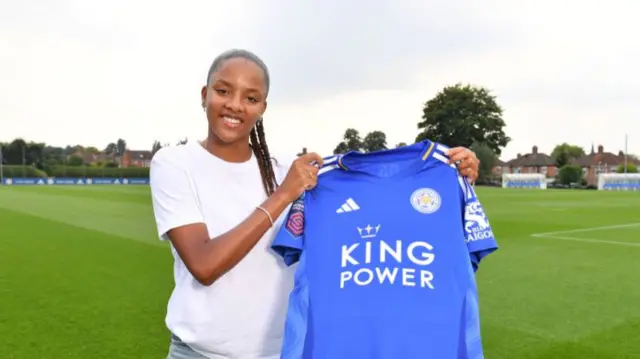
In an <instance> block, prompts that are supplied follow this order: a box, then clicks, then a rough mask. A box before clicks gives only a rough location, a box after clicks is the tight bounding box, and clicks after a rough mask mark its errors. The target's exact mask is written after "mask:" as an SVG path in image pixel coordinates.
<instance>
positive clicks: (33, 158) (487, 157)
mask: <svg viewBox="0 0 640 359" xmlns="http://www.w3.org/2000/svg"><path fill="white" fill-rule="evenodd" d="M505 127H506V124H505V121H504V119H503V109H502V107H501V106H500V105H499V104H498V102H497V99H496V97H495V96H494V95H492V94H491V92H490V91H489V90H488V89H486V88H484V87H480V86H474V85H469V84H467V85H463V84H460V83H458V84H455V85H452V86H447V87H445V88H443V89H442V90H441V91H440V92H438V93H437V94H436V95H435V96H434V97H433V98H432V99H430V100H428V101H426V102H425V103H424V104H423V106H422V116H421V119H420V120H419V121H418V122H417V125H416V137H415V138H413V139H411V140H408V141H407V142H400V143H397V144H395V145H393V146H395V147H399V146H404V145H406V144H407V143H415V142H419V141H422V140H423V139H427V138H428V139H430V140H432V141H436V142H439V143H442V144H444V145H447V146H450V147H453V146H464V147H468V148H471V149H472V150H473V151H474V152H475V153H476V155H477V156H478V158H479V159H480V180H481V181H482V180H488V179H490V178H491V176H492V170H493V168H494V167H495V164H496V163H497V161H498V158H499V156H500V155H501V153H502V149H503V148H504V147H505V146H507V144H508V143H509V142H510V141H511V138H510V137H509V136H507V134H506V133H505ZM186 142H187V139H184V140H181V141H179V142H178V145H180V144H184V143H186ZM166 145H168V144H164V145H163V144H161V143H160V142H158V141H155V142H154V143H153V145H152V146H151V153H152V154H154V153H155V152H157V151H158V150H159V149H160V148H162V147H163V146H166ZM0 147H1V148H2V152H3V156H2V157H3V163H4V164H5V165H27V166H31V167H33V168H36V169H38V170H42V171H44V172H47V173H52V172H54V171H55V169H56V168H58V169H60V168H63V167H64V168H65V169H69V168H71V167H81V166H84V167H87V165H88V164H87V163H85V161H84V158H83V156H82V155H81V154H87V153H89V154H91V153H93V154H96V155H98V154H99V155H100V158H99V159H98V160H97V161H93V162H92V163H91V164H90V167H95V168H103V169H104V168H116V167H118V159H119V158H120V156H122V155H123V154H124V152H125V151H126V149H127V143H126V141H125V140H124V139H118V140H117V141H115V142H111V143H109V144H107V145H106V146H105V148H104V149H103V150H102V151H100V150H99V149H97V148H95V147H83V146H81V145H75V146H66V147H54V146H47V145H45V144H44V143H35V142H26V141H24V140H23V139H15V140H14V141H12V142H11V143H0ZM388 148H389V144H388V143H387V137H386V134H385V133H384V132H383V131H372V132H369V133H367V134H365V135H364V137H362V136H361V134H360V133H359V131H358V130H357V129H353V128H349V129H347V130H346V131H345V132H344V135H343V137H342V139H341V140H340V142H339V143H338V144H337V146H336V147H335V149H334V151H333V152H334V154H338V153H345V152H347V151H362V152H372V151H379V150H384V149H388ZM582 155H584V150H583V149H582V148H580V147H579V146H574V145H569V144H566V143H564V144H560V145H558V146H556V148H554V150H553V152H552V154H551V156H552V157H553V158H554V161H555V162H556V164H557V165H558V167H559V168H561V171H560V172H563V171H562V168H565V167H566V168H570V169H571V170H570V171H573V172H571V173H573V174H572V176H574V175H577V172H576V170H575V166H574V167H567V166H572V164H571V162H572V160H573V159H577V158H580V157H581V156H582ZM628 170H629V172H631V171H632V170H636V169H635V167H634V166H629V167H628ZM85 171H86V170H85ZM102 172H103V173H104V170H103V171H102ZM565 172H567V170H565ZM574 172H575V173H574ZM65 173H66V172H65ZM74 173H75V172H74ZM581 174H582V171H580V176H581ZM572 178H573V177H572Z"/></svg>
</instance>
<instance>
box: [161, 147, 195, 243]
mask: <svg viewBox="0 0 640 359" xmlns="http://www.w3.org/2000/svg"><path fill="white" fill-rule="evenodd" d="M172 150H173V149H172V148H167V149H162V150H160V151H158V152H157V153H156V154H155V155H154V156H153V159H152V160H151V165H150V169H149V183H150V187H151V201H152V205H153V213H154V216H155V220H156V226H157V230H158V236H159V238H160V239H161V240H168V239H169V237H168V235H167V232H169V231H170V230H171V229H174V228H176V227H181V226H185V225H188V224H193V223H202V222H204V218H203V216H202V212H201V211H200V207H199V205H198V201H197V197H196V195H195V192H194V191H193V188H192V183H191V181H190V179H189V176H188V175H187V173H186V171H185V170H184V168H182V167H181V166H180V165H178V163H179V161H178V159H176V158H174V157H175V155H176V153H175V152H169V151H172Z"/></svg>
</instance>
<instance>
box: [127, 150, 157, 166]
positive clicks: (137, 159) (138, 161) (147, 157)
mask: <svg viewBox="0 0 640 359" xmlns="http://www.w3.org/2000/svg"><path fill="white" fill-rule="evenodd" d="M151 157H153V155H152V154H151V151H130V150H126V151H125V152H124V154H123V155H122V158H120V167H149V165H150V164H151Z"/></svg>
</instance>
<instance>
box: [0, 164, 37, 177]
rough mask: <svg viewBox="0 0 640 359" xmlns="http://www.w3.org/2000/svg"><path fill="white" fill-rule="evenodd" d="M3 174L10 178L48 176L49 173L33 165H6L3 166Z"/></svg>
mask: <svg viewBox="0 0 640 359" xmlns="http://www.w3.org/2000/svg"><path fill="white" fill-rule="evenodd" d="M2 176H3V177H8V178H15V177H28V178H46V177H47V174H46V173H45V172H44V171H41V170H39V169H37V168H35V167H33V166H20V165H4V166H2Z"/></svg>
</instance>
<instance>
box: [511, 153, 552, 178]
mask: <svg viewBox="0 0 640 359" xmlns="http://www.w3.org/2000/svg"><path fill="white" fill-rule="evenodd" d="M502 171H503V173H541V174H544V175H545V176H546V177H555V176H556V173H557V171H558V167H557V166H556V162H555V161H554V160H553V158H552V157H551V156H549V155H547V154H546V153H542V152H538V146H533V148H532V149H531V153H527V154H525V155H521V154H519V153H518V156H517V157H516V158H514V159H512V160H509V161H507V162H506V163H505V164H504V166H503V168H502Z"/></svg>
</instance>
